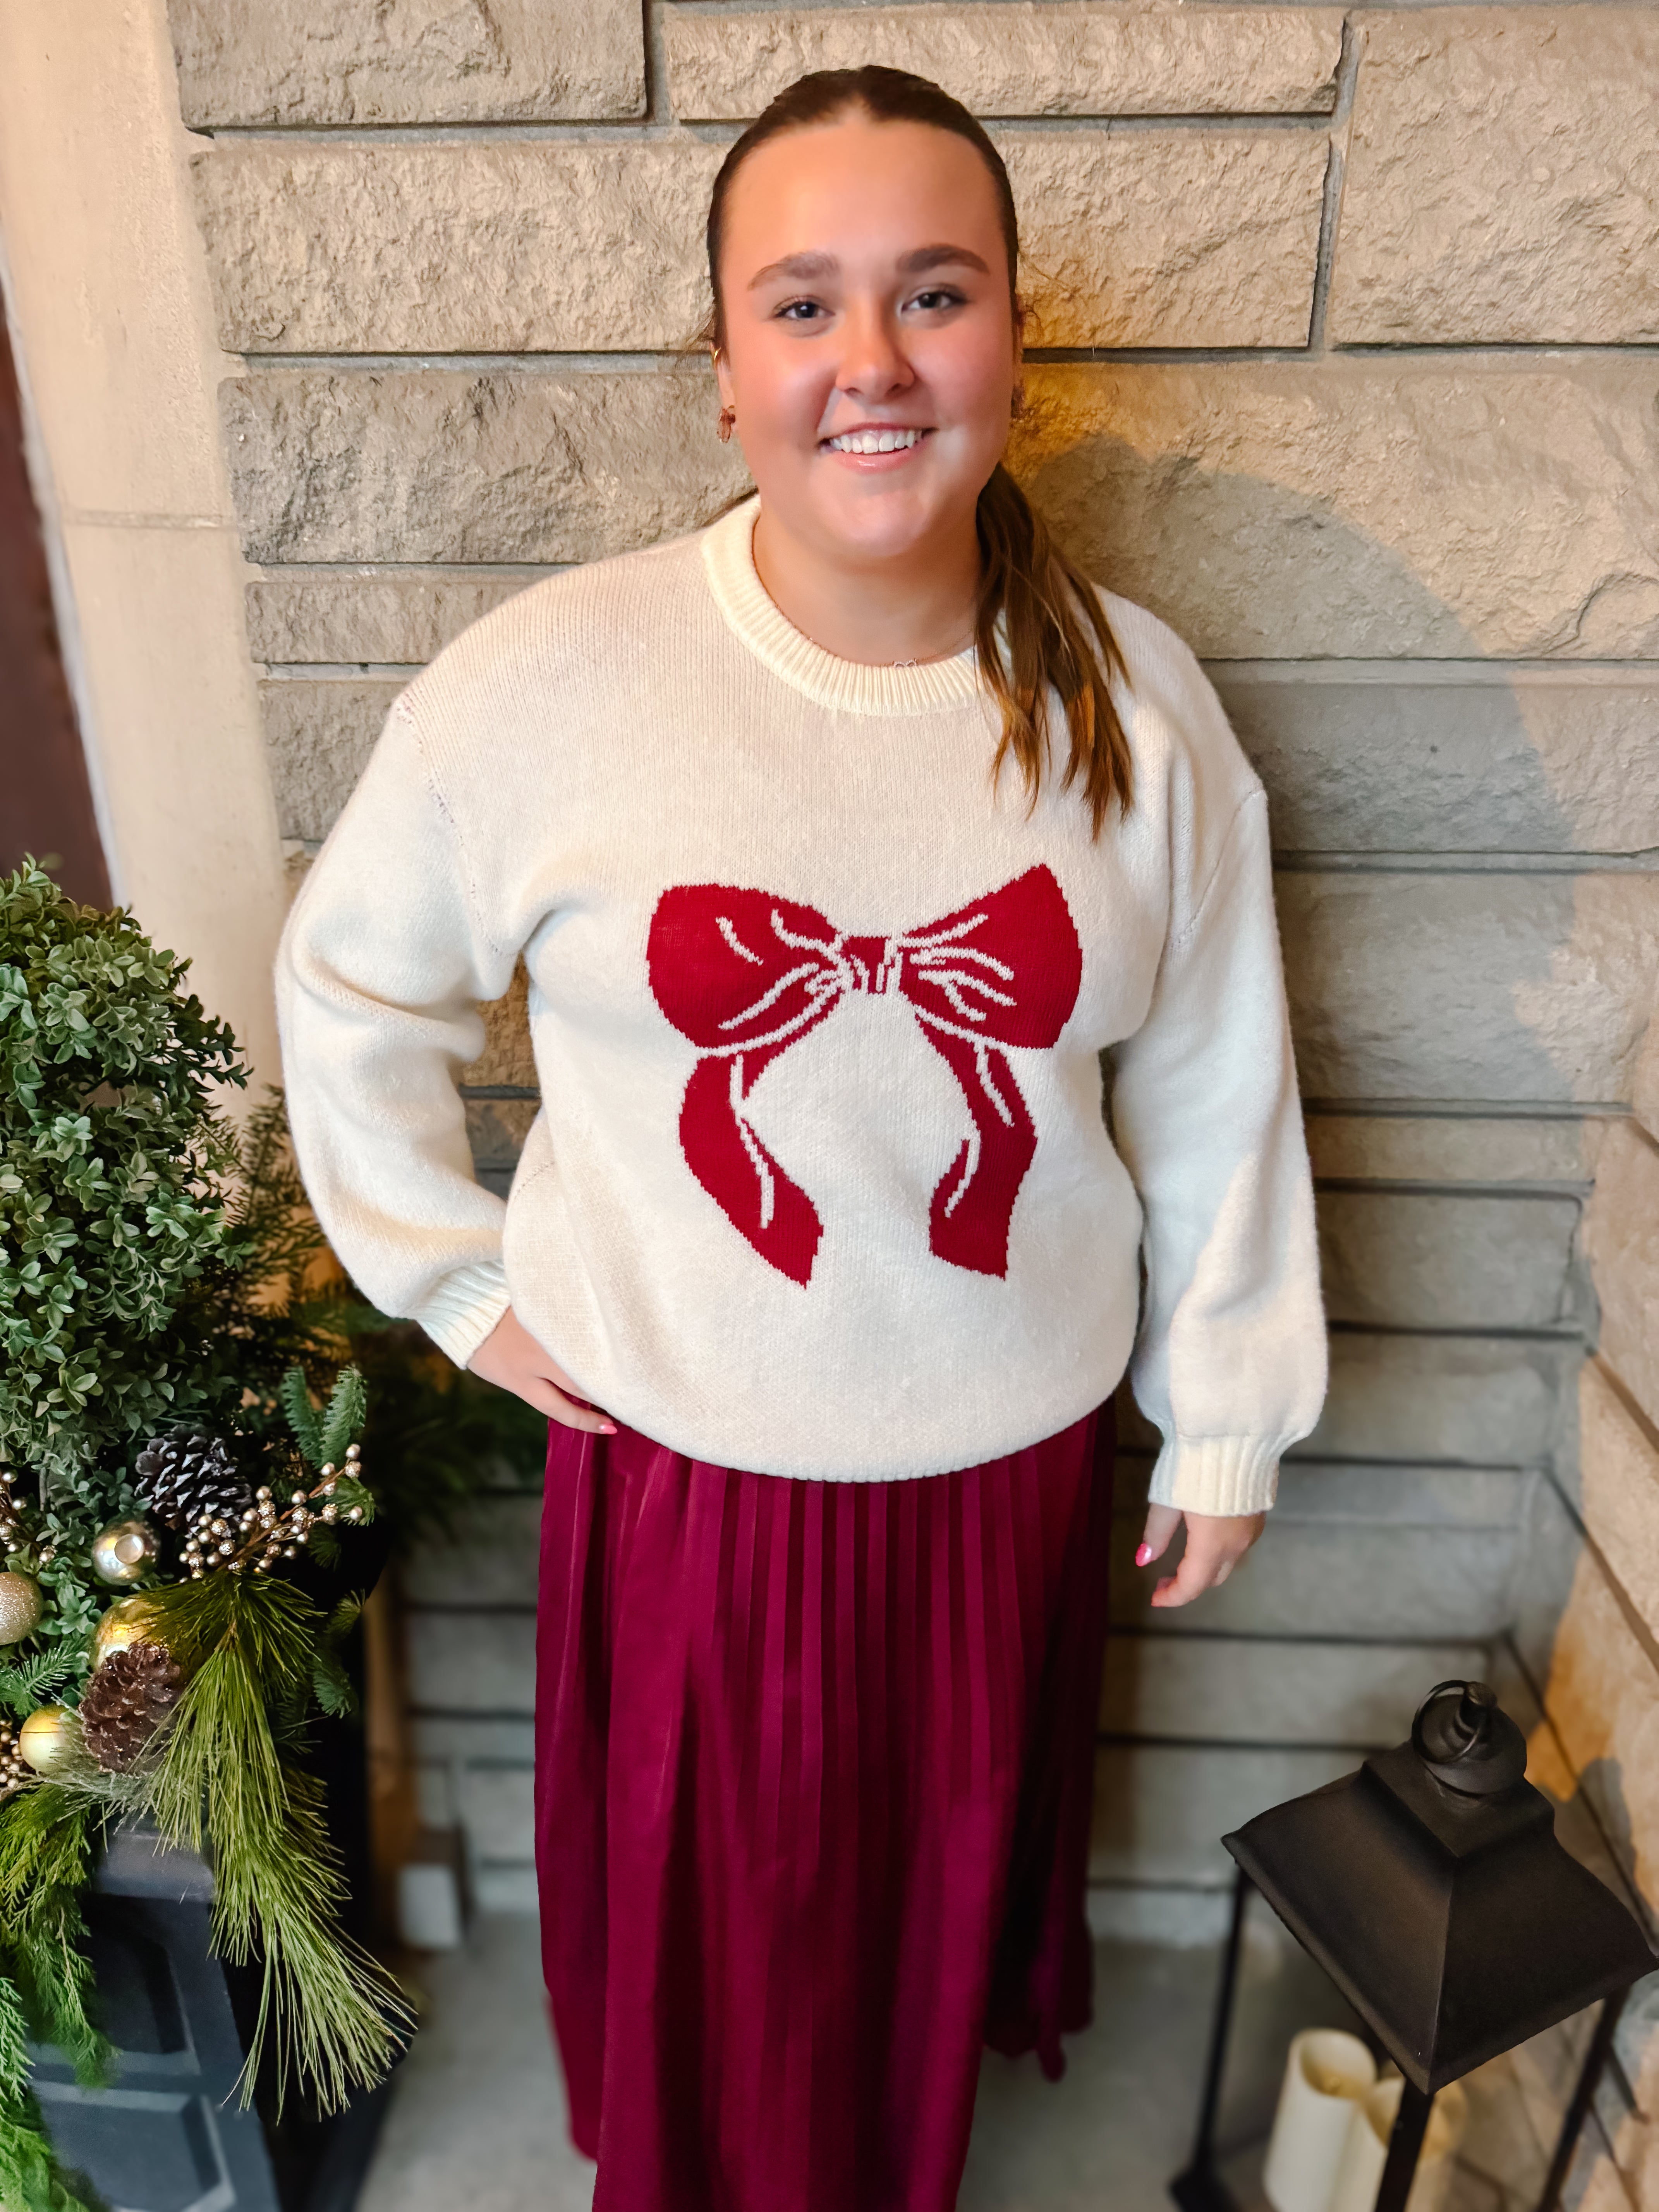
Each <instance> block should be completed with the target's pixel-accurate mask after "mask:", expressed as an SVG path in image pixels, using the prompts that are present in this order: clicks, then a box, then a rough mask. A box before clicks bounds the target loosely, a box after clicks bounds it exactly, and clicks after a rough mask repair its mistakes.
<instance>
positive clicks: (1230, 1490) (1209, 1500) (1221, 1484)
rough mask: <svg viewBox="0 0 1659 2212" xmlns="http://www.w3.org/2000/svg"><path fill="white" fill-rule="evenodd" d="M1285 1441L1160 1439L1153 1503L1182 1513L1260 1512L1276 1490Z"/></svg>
mask: <svg viewBox="0 0 1659 2212" xmlns="http://www.w3.org/2000/svg"><path fill="white" fill-rule="evenodd" d="M1290 1441H1291V1440H1290V1439H1289V1438H1287V1437H1182V1436H1176V1437H1168V1438H1166V1439H1165V1442H1164V1449H1163V1450H1162V1451H1161V1452H1160V1453H1159V1454H1158V1465H1157V1466H1156V1467H1155V1468H1153V1469H1152V1487H1151V1490H1150V1492H1149V1493H1148V1494H1149V1496H1150V1498H1151V1501H1152V1504H1154V1505H1173V1506H1175V1507H1176V1509H1177V1510H1178V1511H1180V1512H1182V1513H1265V1512H1267V1510H1268V1509H1269V1507H1270V1506H1271V1505H1272V1504H1273V1499H1274V1498H1275V1497H1276V1496H1277V1494H1278V1491H1279V1454H1280V1453H1281V1452H1283V1451H1284V1450H1285V1448H1286V1445H1287V1444H1288V1443H1289V1442H1290Z"/></svg>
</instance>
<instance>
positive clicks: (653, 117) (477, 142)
mask: <svg viewBox="0 0 1659 2212" xmlns="http://www.w3.org/2000/svg"><path fill="white" fill-rule="evenodd" d="M648 4H649V0H647V6H648ZM645 55H646V73H645V84H646V110H645V112H644V113H643V114H642V115H639V116H617V115H595V116H543V117H539V118H513V117H504V118H501V120H499V121H492V120H490V119H489V118H487V117H477V116H467V117H459V116H458V117H456V118H453V119H452V120H449V121H447V122H446V121H428V122H406V123H356V122H352V123H329V122H325V121H323V120H321V119H320V118H307V120H305V121H304V122H300V123H278V122H275V121H266V122H261V123H210V124H197V125H192V126H191V134H192V136H193V137H198V138H204V139H206V140H207V141H208V142H209V143H210V144H217V143H220V142H221V141H222V142H223V143H226V144H227V145H254V146H257V145H260V144H265V145H270V146H272V147H293V146H307V145H310V146H362V147H368V148H373V147H379V146H438V147H447V146H454V147H459V146H489V145H504V146H512V145H520V146H526V145H528V146H534V145H551V146H583V145H594V146H629V145H635V146H637V145H647V146H664V145H667V146H672V145H684V146H693V145H695V146H729V145H730V144H731V143H732V141H733V140H734V139H736V138H738V137H741V136H742V134H743V132H744V131H745V130H747V128H748V127H749V125H750V123H751V122H752V121H753V120H754V118H753V117H752V116H735V115H733V116H726V115H711V116H689V117H678V116H676V115H674V114H673V113H672V112H671V109H670V107H669V106H668V78H667V70H666V65H665V58H664V55H663V52H662V50H661V47H660V46H659V44H658V42H657V40H655V38H654V37H653V31H652V28H651V25H650V17H649V15H647V35H646V41H645ZM1333 113H1334V110H1332V109H1329V108H1320V107H1306V108H1304V107H1285V108H1269V109H1266V110H1262V109H1249V108H1213V109H1210V108H1205V109H1200V110H1197V111H1193V110H1183V109H1171V110H1170V111H1169V112H1166V113H1158V114H1133V115H1114V114H1109V113H1108V114H1090V113H1086V112H1085V113H1079V114H1075V115H1054V114H1048V115H1044V114H1036V113H1028V112H1021V111H1020V110H1019V109H1018V108H1015V109H1011V110H1009V111H1007V112H1004V113H1001V114H994V113H989V112H987V113H981V114H980V115H978V116H976V118H975V120H976V121H978V122H980V123H981V124H982V125H984V127H985V128H986V130H987V131H989V132H990V133H991V135H992V136H993V137H996V136H997V135H998V134H999V133H1001V132H1009V131H1024V132H1025V133H1027V134H1029V135H1030V136H1031V137H1042V136H1055V137H1072V136H1097V137H1135V136H1137V135H1139V134H1140V133H1142V132H1146V131H1152V132H1157V131H1178V132H1188V133H1192V134H1194V135H1197V134H1201V133H1203V132H1206V131H1237V132H1240V133H1244V132H1261V131H1266V132H1268V133H1272V132H1275V131H1277V132H1281V133H1283V134H1285V135H1286V136H1299V137H1307V136H1310V135H1311V134H1312V133H1313V132H1315V131H1323V130H1328V128H1329V127H1330V123H1331V118H1332V114H1333Z"/></svg>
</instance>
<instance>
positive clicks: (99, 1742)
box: [81, 1644, 185, 1774]
mask: <svg viewBox="0 0 1659 2212" xmlns="http://www.w3.org/2000/svg"><path fill="white" fill-rule="evenodd" d="M184 1684H185V1677H184V1670H183V1669H182V1668H180V1666H179V1662H178V1661H177V1660H176V1659H175V1658H174V1657H173V1655H172V1653H171V1652H169V1651H167V1650H164V1649H163V1648H162V1646H161V1644H129V1645H128V1646H127V1648H126V1649H125V1650H124V1651H112V1652H111V1654H110V1656H109V1657H108V1658H107V1659H106V1660H105V1661H104V1662H103V1664H102V1665H101V1666H100V1667H97V1668H94V1670H93V1675H92V1680H90V1681H89V1682H88V1684H87V1687H86V1694H85V1696H84V1697H83V1698H82V1700H81V1733H82V1736H83V1737H84V1739H85V1741H86V1747H87V1749H88V1751H89V1752H90V1753H92V1755H93V1757H94V1759H96V1760H97V1762H98V1764H99V1765H100V1766H102V1767H106V1768H107V1769H108V1770H109V1771H111V1772H112V1773H116V1774H125V1772H126V1771H127V1770H128V1769H129V1768H130V1767H131V1766H134V1765H137V1761H138V1759H139V1757H140V1755H141V1754H142V1753H143V1749H144V1747H145V1746H146V1744H148V1743H149V1740H150V1738H151V1736H153V1735H155V1731H156V1729H158V1728H159V1727H160V1726H161V1723H162V1722H163V1721H164V1720H165V1719H166V1718H167V1714H168V1713H169V1712H170V1711H172V1709H173V1706H174V1705H177V1704H178V1702H179V1691H180V1690H181V1689H183V1687H184Z"/></svg>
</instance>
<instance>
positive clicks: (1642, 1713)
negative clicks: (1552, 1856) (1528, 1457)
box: [1535, 1552, 1659, 1907]
mask: <svg viewBox="0 0 1659 2212" xmlns="http://www.w3.org/2000/svg"><path fill="white" fill-rule="evenodd" d="M1544 1706H1545V1710H1546V1711H1547V1714H1548V1716H1549V1718H1550V1721H1551V1723H1552V1724H1553V1729H1554V1732H1555V1735H1556V1738H1557V1740H1558V1741H1559V1746H1560V1749H1561V1751H1562V1752H1563V1753H1565V1759H1566V1761H1567V1765H1568V1767H1569V1769H1570V1775H1569V1776H1563V1775H1561V1774H1560V1773H1559V1759H1558V1761H1557V1762H1556V1765H1557V1769H1558V1771H1556V1772H1554V1773H1553V1774H1552V1773H1551V1772H1550V1771H1549V1770H1550V1759H1549V1747H1548V1746H1547V1744H1543V1745H1538V1744H1536V1743H1535V1748H1536V1750H1537V1752H1538V1753H1539V1765H1540V1768H1541V1773H1542V1774H1543V1775H1544V1776H1546V1777H1547V1786H1548V1787H1550V1788H1551V1789H1552V1790H1553V1791H1554V1794H1556V1795H1558V1796H1559V1795H1564V1794H1567V1795H1570V1794H1571V1776H1576V1777H1577V1780H1578V1784H1579V1787H1580V1788H1581V1789H1582V1790H1583V1791H1584V1793H1585V1795H1586V1796H1588V1797H1589V1799H1590V1801H1591V1802H1592V1803H1593V1804H1594V1805H1595V1809H1596V1812H1597V1814H1599V1816H1600V1818H1601V1823H1602V1826H1603V1827H1604V1828H1605V1829H1606V1831H1607V1833H1608V1835H1609V1836H1610V1837H1612V1838H1613V1839H1614V1841H1615V1844H1616V1845H1617V1844H1623V1846H1624V1850H1622V1851H1621V1853H1620V1856H1621V1857H1623V1856H1625V1853H1626V1852H1627V1853H1628V1863H1629V1865H1630V1866H1631V1868H1632V1871H1633V1873H1634V1875H1635V1878H1636V1881H1637V1883H1638V1887H1640V1889H1641V1891H1642V1893H1643V1895H1644V1897H1645V1898H1646V1899H1647V1900H1648V1902H1649V1904H1650V1905H1654V1906H1656V1907H1659V1668H1656V1666H1655V1663H1654V1659H1653V1656H1652V1654H1651V1652H1650V1650H1646V1649H1644V1645H1643V1644H1642V1643H1641V1642H1640V1641H1639V1640H1638V1637H1637V1636H1636V1634H1635V1632H1633V1631H1632V1628H1631V1626H1630V1624H1629V1623H1628V1621H1627V1620H1626V1618H1625V1615H1624V1613H1623V1611H1622V1610H1621V1609H1620V1605H1619V1602H1618V1600H1617V1599H1616V1598H1615V1597H1614V1595H1613V1592H1612V1590H1611V1589H1608V1587H1607V1582H1606V1580H1605V1579H1604V1577H1603V1576H1602V1573H1601V1568H1600V1567H1599V1566H1598V1565H1597V1564H1596V1562H1595V1558H1594V1557H1593V1555H1592V1554H1591V1553H1589V1552H1586V1553H1583V1555H1582V1557H1581V1558H1580V1559H1579V1562H1578V1569H1577V1573H1576V1575H1575V1576H1574V1577H1573V1584H1572V1595H1571V1598H1570V1599H1569V1600H1568V1602H1567V1607H1566V1610H1565V1613H1563V1614H1562V1616H1561V1623H1560V1626H1559V1631H1558V1632H1557V1635H1556V1639H1555V1650H1554V1655H1553V1658H1552V1661H1551V1664H1550V1672H1549V1680H1548V1682H1547V1685H1546V1687H1545V1691H1544Z"/></svg>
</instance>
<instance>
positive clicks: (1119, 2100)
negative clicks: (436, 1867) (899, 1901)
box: [359, 1918, 1214, 2212]
mask: <svg viewBox="0 0 1659 2212" xmlns="http://www.w3.org/2000/svg"><path fill="white" fill-rule="evenodd" d="M1098 1962H1099V1976H1100V1988H1101V1990H1102V1994H1103V2002H1102V2004H1101V2006H1100V2012H1101V2018H1100V2021H1099V2022H1098V2023H1097V2026H1096V2027H1094V2028H1093V2029H1092V2030H1091V2032H1090V2033H1088V2034H1087V2035H1085V2036H1080V2037H1078V2038H1076V2039H1074V2041H1073V2043H1072V2045H1070V2051H1071V2063H1070V2067H1069V2069H1068V2071H1067V2073H1066V2078H1065V2080H1064V2081H1061V2082H1060V2083H1058V2084H1050V2083H1049V2082H1047V2081H1044V2080H1043V2079H1042V2075H1041V2074H1040V2073H1039V2072H1038V2071H1037V2069H1036V2063H1035V2061H1033V2060H1030V2059H1024V2060H1019V2061H1011V2060H1008V2059H1004V2058H998V2057H987V2059H986V2062H985V2069H984V2072H983V2074H982V2075H981V2082H980V2097H979V2112H978V2118H977V2119H976V2121H975V2129H974V2140H973V2147H972V2150H971V2152H970V2154H969V2161H968V2173H967V2178H966V2180H965V2181H964V2183H963V2191H962V2196H961V2198H960V2206H961V2212H1085V2207H1086V2208H1088V2212H1099V2208H1100V2207H1101V2206H1103V2205H1106V2204H1109V2205H1110V2206H1111V2208H1112V2212H1169V2198H1168V2196H1167V2195H1166V2193H1165V2191H1166V2185H1167V2183H1168V2181H1169V2179H1170V2175H1171V2174H1172V2173H1174V2172H1176V2168H1177V2167H1178V2166H1180V2164H1181V2162H1182V2153H1183V2152H1184V2150H1185V2148H1186V2145H1187V2139H1188V2134H1189V2131H1190V2129H1191V2124H1192V2105H1193V2099H1194V2095H1195V2085H1196V2082H1197V2080H1198V2075H1199V2070H1200V2064H1201V2062H1202V2055H1203V2045H1204V2035H1205V2027H1206V2015H1207V2009H1208V2006H1209V2002H1210V1998H1211V1994H1212V1988H1213V1983H1214V1954H1213V1953H1212V1952H1211V1951H1209V1950H1208V1949H1197V1950H1170V1949H1164V1948H1160V1947H1158V1946H1155V1945H1152V1944H1143V1943H1124V1942H1103V1943H1102V1944H1101V1945H1100V1947H1099V1952H1098ZM422 1979H423V1984H424V1988H425V1992H426V1995H427V1996H428V1999H429V2005H430V2009H429V2011H428V2015H427V2018H426V2021H425V2024H424V2026H423V2027H422V2030H421V2033H420V2034H419V2036H418V2037H417V2038H416V2043H415V2047H414V2049H413V2050H412V2051H411V2052H410V2056H409V2057H408V2059H407V2060H406V2061H405V2063H404V2067H403V2069H401V2073H400V2075H399V2079H398V2087H397V2091H396V2094H395V2097H394V2100H393V2102H392V2111H391V2113H390V2115H389V2117H388V2118H387V2121H386V2130H385V2133H384V2135H383V2136H382V2137H381V2141H380V2149H379V2152H378V2154H377V2156H376V2159H375V2162H374V2167H373V2169H372V2171H371V2172H370V2175H369V2178H368V2183H367V2185H365V2188H364V2191H363V2195H362V2198H361V2200H360V2203H359V2212H455V2208H456V2207H457V2206H458V2205H465V2207H466V2212H585V2209H586V2206H587V2205H588V2204H589V2203H590V2202H591V2200H592V2186H593V2185H592V2167H591V2166H589V2165H588V2164H587V2163H586V2160H583V2159H580V2158H579V2157H578V2156H577V2154H575V2152H574V2150H572V2149H571V2148H570V2146H569V2143H568V2141H567V2140H566V2136H565V2132H564V2105H563V2093H562V2087H561V2085H560V2081H559V2075H558V2069H557V2067H556V2063H555V2062H554V2058H553V2053H552V2051H551V2049H550V2045H549V2041H548V2036H547V2029H546V2024H545V2017H544V2012H543V2008H542V1991H541V1978H540V1972H539V1963H538V1958H537V1954H536V1943H535V1930H534V1927H533V1924H532V1923H530V1922H528V1921H525V1920H518V1919H506V1918H500V1919H493V1920H483V1921H481V1922H479V1923H477V1925H476V1926H475V1927H474V1929H473V1931H472V1934H471V1940H470V1942H469V1945H468V1948H466V1949H465V1950H464V1951H457V1952H450V1953H447V1954H434V1955H433V1956H432V1957H431V1958H430V1959H429V1960H428V1962H427V1964H426V1966H424V1968H423V1972H422Z"/></svg>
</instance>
